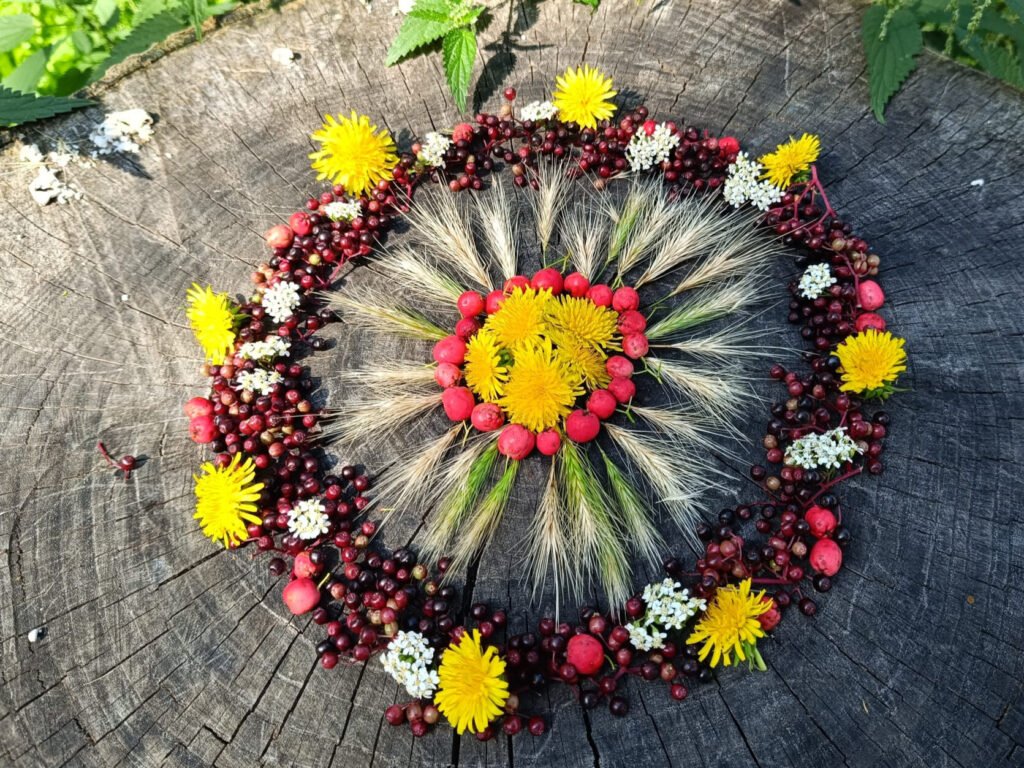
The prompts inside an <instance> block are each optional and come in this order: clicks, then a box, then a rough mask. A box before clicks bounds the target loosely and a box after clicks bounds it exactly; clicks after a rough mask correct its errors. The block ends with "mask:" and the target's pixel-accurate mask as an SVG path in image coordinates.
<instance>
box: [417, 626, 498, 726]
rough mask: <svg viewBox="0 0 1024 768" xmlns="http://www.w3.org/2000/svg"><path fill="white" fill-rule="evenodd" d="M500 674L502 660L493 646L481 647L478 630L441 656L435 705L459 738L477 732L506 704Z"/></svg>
mask: <svg viewBox="0 0 1024 768" xmlns="http://www.w3.org/2000/svg"><path fill="white" fill-rule="evenodd" d="M503 674H505V662H504V660H503V659H502V658H501V657H500V656H499V655H498V652H497V650H495V649H494V648H493V647H488V648H486V649H484V648H483V646H482V645H481V642H480V631H479V630H477V629H474V630H473V631H472V633H466V634H464V635H463V636H462V638H461V639H460V640H459V642H458V643H457V644H456V643H453V644H452V645H450V646H448V648H447V650H445V652H444V654H443V655H442V656H441V665H440V667H438V670H437V677H438V680H439V683H438V686H437V693H436V694H434V703H435V704H436V705H437V708H438V709H439V710H441V713H442V714H444V716H445V717H446V718H448V722H449V723H451V724H452V727H453V728H455V730H456V732H458V733H459V734H460V735H461V734H463V733H465V732H466V731H467V730H468V731H470V732H471V733H480V732H481V731H483V730H484V729H485V728H486V727H487V724H488V723H490V722H491V720H493V719H494V718H496V717H498V715H500V714H501V713H502V711H503V709H504V707H505V702H507V701H508V683H507V682H505V680H503V679H502V675H503Z"/></svg>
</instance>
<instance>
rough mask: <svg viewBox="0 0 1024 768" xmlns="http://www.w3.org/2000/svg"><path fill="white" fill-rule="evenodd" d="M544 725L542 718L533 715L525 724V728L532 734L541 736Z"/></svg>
mask: <svg viewBox="0 0 1024 768" xmlns="http://www.w3.org/2000/svg"><path fill="white" fill-rule="evenodd" d="M544 727H545V726H544V718H543V717H540V716H539V715H538V716H535V717H531V718H530V723H529V725H527V726H526V728H527V730H528V731H529V732H530V733H531V734H532V735H533V736H543V735H544Z"/></svg>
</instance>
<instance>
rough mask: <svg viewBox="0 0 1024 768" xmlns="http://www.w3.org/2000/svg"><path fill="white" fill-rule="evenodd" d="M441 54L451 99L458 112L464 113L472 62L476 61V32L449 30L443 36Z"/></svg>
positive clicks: (466, 28)
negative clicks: (453, 100)
mask: <svg viewBox="0 0 1024 768" xmlns="http://www.w3.org/2000/svg"><path fill="white" fill-rule="evenodd" d="M441 53H442V55H443V56H444V74H445V77H447V78H448V87H449V88H450V89H451V92H452V98H453V99H455V104H456V106H458V108H459V110H460V111H465V109H466V96H467V94H468V93H469V81H470V79H471V78H472V76H473V61H474V59H476V32H475V31H474V29H473V28H472V27H458V28H456V29H453V30H451V31H450V32H449V33H448V34H446V35H445V36H444V44H443V46H442V50H441Z"/></svg>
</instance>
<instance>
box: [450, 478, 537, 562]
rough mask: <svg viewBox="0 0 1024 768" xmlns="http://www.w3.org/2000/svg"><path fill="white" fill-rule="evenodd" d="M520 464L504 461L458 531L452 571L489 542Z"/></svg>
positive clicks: (506, 505)
mask: <svg viewBox="0 0 1024 768" xmlns="http://www.w3.org/2000/svg"><path fill="white" fill-rule="evenodd" d="M520 464H521V462H518V461H506V462H505V470H504V471H503V472H502V473H501V477H499V478H498V482H496V483H495V484H494V486H493V487H492V488H491V490H490V491H488V493H487V495H486V496H484V498H483V501H481V502H480V505H479V506H477V508H476V509H475V510H473V514H472V515H471V516H470V519H469V520H468V521H467V525H465V526H464V527H463V529H462V530H461V531H459V534H458V537H457V539H456V540H455V548H454V549H453V550H452V566H453V567H452V569H451V570H452V571H453V572H455V571H460V570H462V568H463V567H464V566H466V565H468V564H469V562H470V561H471V560H472V559H473V558H474V557H476V555H478V554H479V553H480V552H481V551H483V549H484V547H486V546H487V545H488V544H489V543H490V541H491V538H492V537H493V536H494V532H495V531H496V530H497V529H498V524H499V523H500V522H501V518H502V517H503V516H504V514H505V510H506V509H507V508H508V502H509V499H511V498H512V489H513V488H514V487H515V483H516V476H517V475H518V474H519V465H520Z"/></svg>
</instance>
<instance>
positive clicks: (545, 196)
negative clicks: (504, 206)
mask: <svg viewBox="0 0 1024 768" xmlns="http://www.w3.org/2000/svg"><path fill="white" fill-rule="evenodd" d="M536 178H537V184H538V188H537V189H536V190H534V191H531V192H527V199H529V201H530V208H531V209H532V210H533V220H534V223H535V224H536V226H537V238H538V239H539V240H540V247H541V253H545V254H546V253H547V251H548V246H549V245H550V243H551V235H552V234H553V233H554V231H555V224H556V223H557V222H558V217H559V215H560V214H561V212H562V208H563V207H564V206H565V201H566V200H568V199H569V180H568V178H566V175H565V173H564V171H563V170H562V169H561V168H559V167H558V166H556V165H554V164H550V165H542V166H540V167H539V168H538V169H537V174H536Z"/></svg>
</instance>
